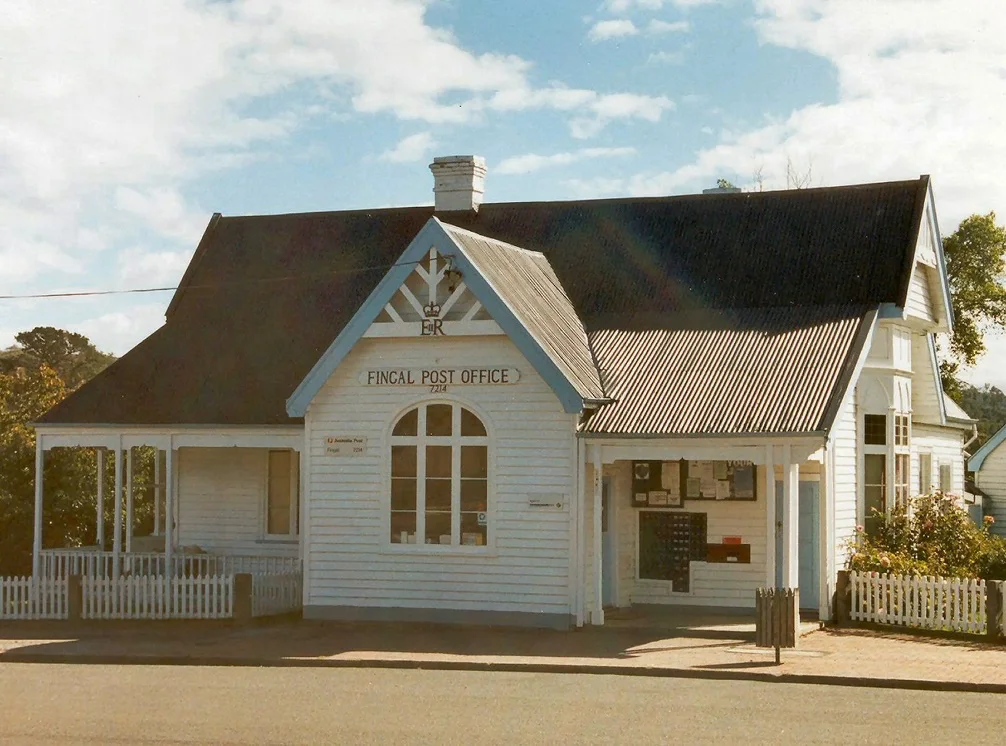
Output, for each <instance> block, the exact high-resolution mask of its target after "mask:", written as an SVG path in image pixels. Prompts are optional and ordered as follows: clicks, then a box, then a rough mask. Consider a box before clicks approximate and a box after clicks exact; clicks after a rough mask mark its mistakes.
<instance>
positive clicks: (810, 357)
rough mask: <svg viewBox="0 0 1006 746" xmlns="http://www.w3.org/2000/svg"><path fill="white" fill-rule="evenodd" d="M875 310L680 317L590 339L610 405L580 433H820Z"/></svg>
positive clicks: (791, 310)
mask: <svg viewBox="0 0 1006 746" xmlns="http://www.w3.org/2000/svg"><path fill="white" fill-rule="evenodd" d="M874 315H875V311H871V310H869V309H866V308H864V307H862V306H860V307H826V308H821V307H816V308H777V309H747V310H739V311H729V310H728V311H720V312H711V311H710V312H700V313H681V314H672V315H668V316H664V317H662V318H660V319H659V320H658V319H648V320H646V321H645V322H643V323H637V324H636V325H635V326H634V327H631V328H617V329H597V330H596V331H591V332H590V342H591V345H592V347H593V350H594V354H595V355H596V356H597V360H598V364H599V365H600V367H601V376H602V380H603V382H604V385H605V389H606V390H607V391H608V393H609V395H611V396H612V397H613V398H614V399H615V400H616V401H615V403H613V404H608V405H605V406H603V407H601V409H600V410H599V411H598V412H597V413H596V414H594V415H593V416H592V417H591V418H590V419H589V420H588V421H587V423H586V426H585V430H586V432H588V433H598V434H601V433H603V434H611V435H643V436H646V435H649V436H678V435H680V436H691V435H744V434H765V435H768V434H777V433H778V434H781V433H787V434H788V433H820V432H823V431H825V430H827V429H828V427H829V426H830V425H831V422H832V420H833V419H834V417H835V413H836V411H837V408H838V397H841V395H842V393H843V392H844V390H845V388H846V386H847V385H848V381H849V378H850V377H851V375H852V370H853V367H854V365H855V361H856V359H857V357H858V355H859V352H860V350H861V349H862V346H863V344H864V341H865V338H866V334H865V331H866V328H867V326H868V325H869V324H871V323H872V319H873V317H874Z"/></svg>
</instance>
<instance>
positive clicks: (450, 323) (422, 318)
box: [363, 247, 503, 337]
mask: <svg viewBox="0 0 1006 746" xmlns="http://www.w3.org/2000/svg"><path fill="white" fill-rule="evenodd" d="M488 334H503V330H502V329H500V326H499V324H497V323H496V322H495V321H494V320H493V318H492V317H491V316H490V315H489V313H488V312H487V311H486V309H485V308H484V307H483V306H482V303H481V302H480V301H479V300H478V298H476V297H475V294H474V293H472V291H471V289H470V288H469V287H468V286H467V285H466V284H465V281H464V276H463V274H462V272H461V270H460V269H458V268H457V266H456V265H455V263H454V258H453V257H451V256H449V255H443V254H441V253H440V252H439V251H438V250H437V249H436V247H431V248H430V250H429V252H428V253H427V254H426V255H425V257H424V258H423V259H422V260H421V261H419V262H417V263H416V266H415V269H413V271H412V272H410V273H409V275H408V277H406V278H405V282H403V283H402V284H401V286H400V287H399V288H398V290H397V291H396V292H395V294H394V295H393V296H392V298H391V300H389V301H388V302H387V303H385V304H384V308H383V309H382V310H381V312H380V313H379V314H378V315H377V318H376V319H374V322H373V323H372V324H371V325H370V327H369V328H368V329H367V331H366V332H364V335H363V336H365V337H439V336H444V337H449V336H471V335H488Z"/></svg>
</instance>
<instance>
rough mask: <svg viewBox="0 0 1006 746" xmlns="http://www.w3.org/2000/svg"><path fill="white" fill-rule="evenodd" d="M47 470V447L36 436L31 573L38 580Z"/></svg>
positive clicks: (40, 570) (40, 569) (40, 568)
mask: <svg viewBox="0 0 1006 746" xmlns="http://www.w3.org/2000/svg"><path fill="white" fill-rule="evenodd" d="M44 471H45V447H44V444H43V442H42V436H41V435H38V434H36V436H35V525H34V530H33V534H32V549H31V573H32V575H33V576H34V577H35V579H36V580H39V579H40V578H41V573H42V486H43V484H42V482H43V473H44Z"/></svg>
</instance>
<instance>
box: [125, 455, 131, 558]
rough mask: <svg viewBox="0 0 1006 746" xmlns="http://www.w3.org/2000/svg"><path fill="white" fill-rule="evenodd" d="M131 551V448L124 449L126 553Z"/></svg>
mask: <svg viewBox="0 0 1006 746" xmlns="http://www.w3.org/2000/svg"><path fill="white" fill-rule="evenodd" d="M132 551H133V449H132V447H130V448H127V449H126V553H127V554H128V553H130V552H132Z"/></svg>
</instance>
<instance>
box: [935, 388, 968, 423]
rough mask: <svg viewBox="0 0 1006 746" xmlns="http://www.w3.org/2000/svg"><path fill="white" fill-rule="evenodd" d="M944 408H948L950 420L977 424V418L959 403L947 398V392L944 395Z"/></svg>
mask: <svg viewBox="0 0 1006 746" xmlns="http://www.w3.org/2000/svg"><path fill="white" fill-rule="evenodd" d="M943 406H944V407H946V410H947V419H948V420H963V421H964V422H976V420H975V418H974V417H972V416H971V415H969V414H968V413H967V412H965V411H964V410H963V409H962V408H961V406H960V405H959V404H958V403H957V402H955V401H954V400H953V399H951V398H950V397H949V396H947V394H946V392H944V393H943Z"/></svg>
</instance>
